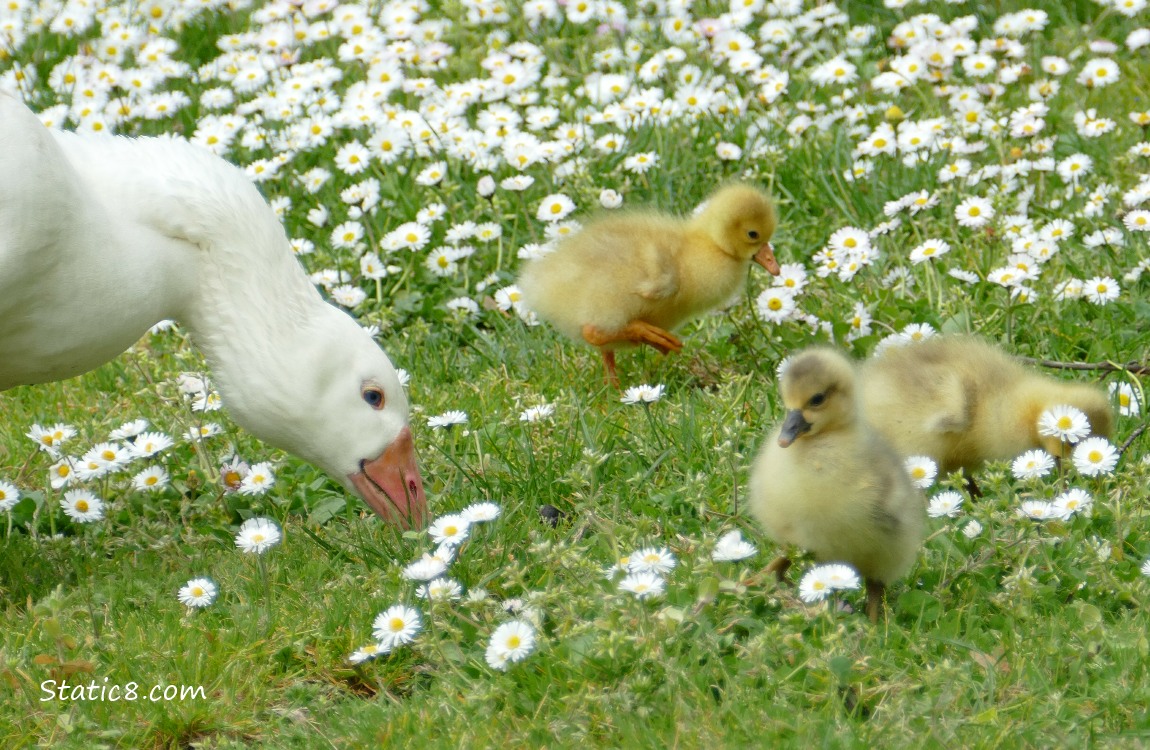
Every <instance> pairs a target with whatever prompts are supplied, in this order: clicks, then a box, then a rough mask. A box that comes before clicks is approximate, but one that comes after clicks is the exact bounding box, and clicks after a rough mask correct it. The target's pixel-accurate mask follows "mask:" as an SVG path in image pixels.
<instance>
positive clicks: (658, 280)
mask: <svg viewBox="0 0 1150 750" xmlns="http://www.w3.org/2000/svg"><path fill="white" fill-rule="evenodd" d="M775 222H776V219H775V210H774V206H773V204H772V203H771V202H770V200H769V199H768V198H767V196H766V195H765V194H764V193H762V192H761V191H760V190H758V189H757V188H754V187H751V186H750V185H739V184H736V185H729V186H727V187H725V188H722V189H721V190H719V191H718V192H717V193H715V195H713V196H712V197H711V198H710V200H708V201H707V203H706V206H705V207H704V208H703V210H702V211H701V212H700V213H699V214H698V215H697V216H694V217H692V218H689V219H681V218H678V217H675V216H668V215H666V214H662V213H658V212H656V211H650V210H643V211H628V212H624V213H622V214H617V215H608V216H603V217H599V218H598V219H593V220H591V221H590V222H588V223H587V225H586V226H584V227H583V228H582V229H581V230H579V231H578V232H576V233H575V234H574V235H572V236H571V237H568V238H567V239H565V240H563V241H562V242H561V243H560V244H559V245H558V247H556V249H555V250H554V251H553V252H551V253H549V254H547V255H545V256H543V257H541V258H537V259H535V260H533V261H531V262H529V263H528V264H527V265H526V266H525V268H524V270H523V272H522V274H521V275H520V277H519V287H520V289H522V291H523V299H524V302H526V304H527V306H528V307H529V308H530V309H531V310H533V311H534V312H535V313H536V314H537V315H538V316H539V317H540V318H542V319H543V320H545V321H547V322H549V323H551V324H552V325H553V326H555V328H557V329H558V330H559V331H560V332H561V333H563V334H565V335H567V336H569V337H571V338H572V339H575V340H577V341H585V342H587V343H589V344H592V345H593V346H597V347H599V348H600V350H601V351H602V354H603V360H604V363H605V364H606V367H607V375H608V378H609V379H610V380H611V381H612V382H614V383H616V384H617V383H618V377H617V375H616V372H615V353H614V352H615V349H616V348H617V347H619V346H631V345H635V344H647V345H648V346H651V347H654V348H655V349H657V350H659V351H660V352H662V353H664V354H666V353H667V352H671V351H678V350H679V349H681V348H682V342H681V341H679V339H678V337H676V336H675V335H674V334H673V333H671V331H672V330H673V329H675V328H677V327H678V326H680V325H682V324H683V323H685V322H687V321H688V320H691V319H692V318H695V317H698V316H699V315H701V314H702V313H704V312H706V311H707V310H710V309H712V308H715V307H717V306H719V305H721V304H722V303H724V302H726V301H728V300H729V299H730V298H731V297H732V296H733V295H734V294H735V293H736V292H737V291H738V289H739V287H740V285H741V284H742V283H743V282H744V281H745V280H746V278H747V269H748V268H749V267H750V264H751V262H752V261H754V262H757V263H759V264H760V265H762V266H763V267H764V268H766V269H767V270H768V271H770V272H771V273H773V274H776V275H777V274H778V273H779V264H778V261H776V260H775V257H774V254H773V251H772V249H771V245H770V242H769V240H770V238H771V235H772V234H773V233H774V230H775Z"/></svg>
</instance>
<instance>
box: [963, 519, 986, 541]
mask: <svg viewBox="0 0 1150 750" xmlns="http://www.w3.org/2000/svg"><path fill="white" fill-rule="evenodd" d="M981 533H982V524H981V523H979V522H978V521H977V520H975V519H973V518H972V519H971V520H970V523H968V524H967V525H965V526H963V527H962V535H963V536H965V537H966V538H967V539H974V538H975V537H976V536H978V535H979V534H981Z"/></svg>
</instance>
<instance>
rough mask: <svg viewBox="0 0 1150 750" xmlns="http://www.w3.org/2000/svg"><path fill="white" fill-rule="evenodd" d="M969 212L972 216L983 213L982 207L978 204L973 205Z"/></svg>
mask: <svg viewBox="0 0 1150 750" xmlns="http://www.w3.org/2000/svg"><path fill="white" fill-rule="evenodd" d="M967 213H969V214H970V215H971V216H978V215H979V214H981V213H982V209H980V208H979V207H978V206H971V207H970V210H969V211H968V212H967Z"/></svg>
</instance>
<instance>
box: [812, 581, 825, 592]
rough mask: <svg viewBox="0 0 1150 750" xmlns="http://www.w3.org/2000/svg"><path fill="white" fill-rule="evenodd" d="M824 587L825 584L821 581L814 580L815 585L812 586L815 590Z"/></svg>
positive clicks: (820, 589)
mask: <svg viewBox="0 0 1150 750" xmlns="http://www.w3.org/2000/svg"><path fill="white" fill-rule="evenodd" d="M826 587H827V585H826V584H825V583H823V582H822V581H815V585H814V586H813V587H812V588H814V590H815V591H822V590H823V589H825V588H826Z"/></svg>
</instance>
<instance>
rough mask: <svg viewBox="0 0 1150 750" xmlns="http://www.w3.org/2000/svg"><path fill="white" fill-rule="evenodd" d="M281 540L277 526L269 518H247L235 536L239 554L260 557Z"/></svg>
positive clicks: (281, 533) (280, 532) (281, 536)
mask: <svg viewBox="0 0 1150 750" xmlns="http://www.w3.org/2000/svg"><path fill="white" fill-rule="evenodd" d="M281 539H283V532H282V531H280V527H279V524H277V523H276V522H275V521H273V520H271V519H270V518H261V517H256V518H249V519H248V520H246V521H244V522H243V524H242V525H241V526H240V530H239V533H237V534H236V546H237V547H239V549H240V551H241V552H247V553H249V554H255V555H262V554H263V553H264V552H267V551H268V550H269V549H271V548H272V547H274V546H276V545H277V544H279V542H280V540H281Z"/></svg>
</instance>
